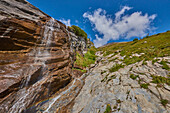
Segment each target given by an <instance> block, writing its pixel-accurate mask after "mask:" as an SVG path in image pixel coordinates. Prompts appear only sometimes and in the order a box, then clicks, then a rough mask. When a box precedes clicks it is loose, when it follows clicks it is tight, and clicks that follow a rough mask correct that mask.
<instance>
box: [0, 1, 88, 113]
mask: <svg viewBox="0 0 170 113" xmlns="http://www.w3.org/2000/svg"><path fill="white" fill-rule="evenodd" d="M86 48H87V47H86V41H84V40H83V38H80V37H78V36H76V35H75V34H74V33H70V32H69V31H68V30H67V28H66V26H65V25H64V24H62V23H61V22H59V21H57V20H55V19H53V18H51V17H50V16H48V15H47V14H45V13H43V12H42V11H40V10H39V9H38V8H36V7H34V6H33V5H31V4H30V3H28V2H27V1H25V0H1V1H0V112H2V113H6V112H11V113H14V112H16V113H18V112H23V110H24V109H26V108H27V107H28V106H30V105H32V104H33V103H36V102H38V101H42V100H45V99H48V98H49V97H51V96H52V95H53V94H54V93H56V92H57V91H59V90H60V89H61V88H64V87H65V86H67V85H68V84H69V83H70V82H71V81H72V79H73V78H74V75H73V74H72V73H73V72H72V70H71V69H72V65H73V62H74V59H75V56H74V55H75V51H73V50H74V49H75V50H79V51H80V52H83V50H86Z"/></svg>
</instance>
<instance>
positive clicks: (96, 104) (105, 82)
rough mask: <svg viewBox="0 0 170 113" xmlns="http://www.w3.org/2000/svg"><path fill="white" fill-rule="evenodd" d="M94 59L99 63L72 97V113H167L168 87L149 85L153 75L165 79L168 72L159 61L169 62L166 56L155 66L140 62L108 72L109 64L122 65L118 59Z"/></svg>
mask: <svg viewBox="0 0 170 113" xmlns="http://www.w3.org/2000/svg"><path fill="white" fill-rule="evenodd" d="M98 56H99V57H98V59H102V60H101V61H100V62H99V63H98V65H97V66H96V67H95V68H94V69H93V71H92V72H91V73H90V74H89V75H88V76H87V78H86V79H85V85H84V86H83V88H82V90H81V92H80V93H79V95H78V96H77V97H76V98H75V101H74V106H73V109H72V112H73V113H79V112H81V113H104V112H106V110H107V109H110V111H109V112H119V113H132V112H134V113H137V112H138V113H168V112H170V103H169V100H170V87H169V85H167V84H166V83H163V84H156V83H152V81H153V76H161V77H165V78H168V75H169V71H167V70H165V69H162V65H161V64H160V63H159V62H160V61H161V60H162V59H164V60H166V61H168V62H170V57H162V58H161V57H160V58H158V59H159V60H158V61H157V62H155V63H152V61H147V62H146V63H145V64H143V61H141V62H137V63H135V64H131V65H128V66H125V67H123V68H120V69H119V70H118V71H115V72H110V71H109V69H110V68H111V67H113V65H116V64H121V63H122V57H121V56H120V55H119V54H117V55H114V54H111V55H108V56H106V57H103V56H102V55H101V54H98ZM111 56H112V57H111ZM116 57H117V59H116V60H112V59H115V58H116ZM159 85H160V86H159ZM167 101H168V102H167ZM106 113H107V112H106Z"/></svg>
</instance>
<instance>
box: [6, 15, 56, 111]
mask: <svg viewBox="0 0 170 113" xmlns="http://www.w3.org/2000/svg"><path fill="white" fill-rule="evenodd" d="M55 23H56V21H55V20H54V19H53V18H52V19H51V20H49V21H48V22H47V23H46V25H45V26H44V32H43V34H42V36H43V38H42V40H41V44H40V47H35V48H34V49H33V51H32V53H31V54H30V56H34V61H33V63H32V64H31V65H30V67H29V68H28V69H27V70H25V71H26V73H29V74H28V76H27V77H26V79H25V80H24V82H23V85H22V87H21V89H20V90H19V91H18V92H17V95H18V96H17V99H16V100H15V102H14V105H13V106H12V107H11V108H10V109H9V112H10V113H21V112H22V111H23V110H25V109H26V107H27V106H28V105H29V103H32V102H33V101H34V100H35V98H36V95H37V94H38V93H39V92H40V88H41V81H44V80H45V79H46V78H45V77H42V79H41V80H39V81H37V82H36V83H34V84H33V85H32V86H31V87H29V88H27V86H28V83H29V81H30V79H31V75H32V74H30V73H31V71H32V70H35V69H36V68H37V65H38V66H39V67H38V68H40V67H41V74H43V72H45V71H46V70H47V68H48V65H46V60H47V58H48V57H51V53H50V49H49V47H50V45H51V41H52V39H53V32H54V24H55ZM48 74H49V73H48V72H47V73H45V75H43V76H48Z"/></svg>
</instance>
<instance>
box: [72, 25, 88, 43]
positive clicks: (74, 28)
mask: <svg viewBox="0 0 170 113" xmlns="http://www.w3.org/2000/svg"><path fill="white" fill-rule="evenodd" d="M69 29H71V30H72V31H73V32H74V33H75V34H76V35H77V36H81V37H84V38H85V40H86V41H87V33H86V32H85V31H83V30H82V29H81V28H80V27H78V26H75V25H72V26H71V27H69Z"/></svg>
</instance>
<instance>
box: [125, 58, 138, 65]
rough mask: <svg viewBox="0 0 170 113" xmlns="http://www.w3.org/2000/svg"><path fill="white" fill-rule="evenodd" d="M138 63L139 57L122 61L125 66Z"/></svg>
mask: <svg viewBox="0 0 170 113" xmlns="http://www.w3.org/2000/svg"><path fill="white" fill-rule="evenodd" d="M139 61H141V58H140V57H137V56H134V57H132V58H129V57H128V58H126V57H125V60H124V63H125V64H126V65H130V64H134V63H136V62H139Z"/></svg>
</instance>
